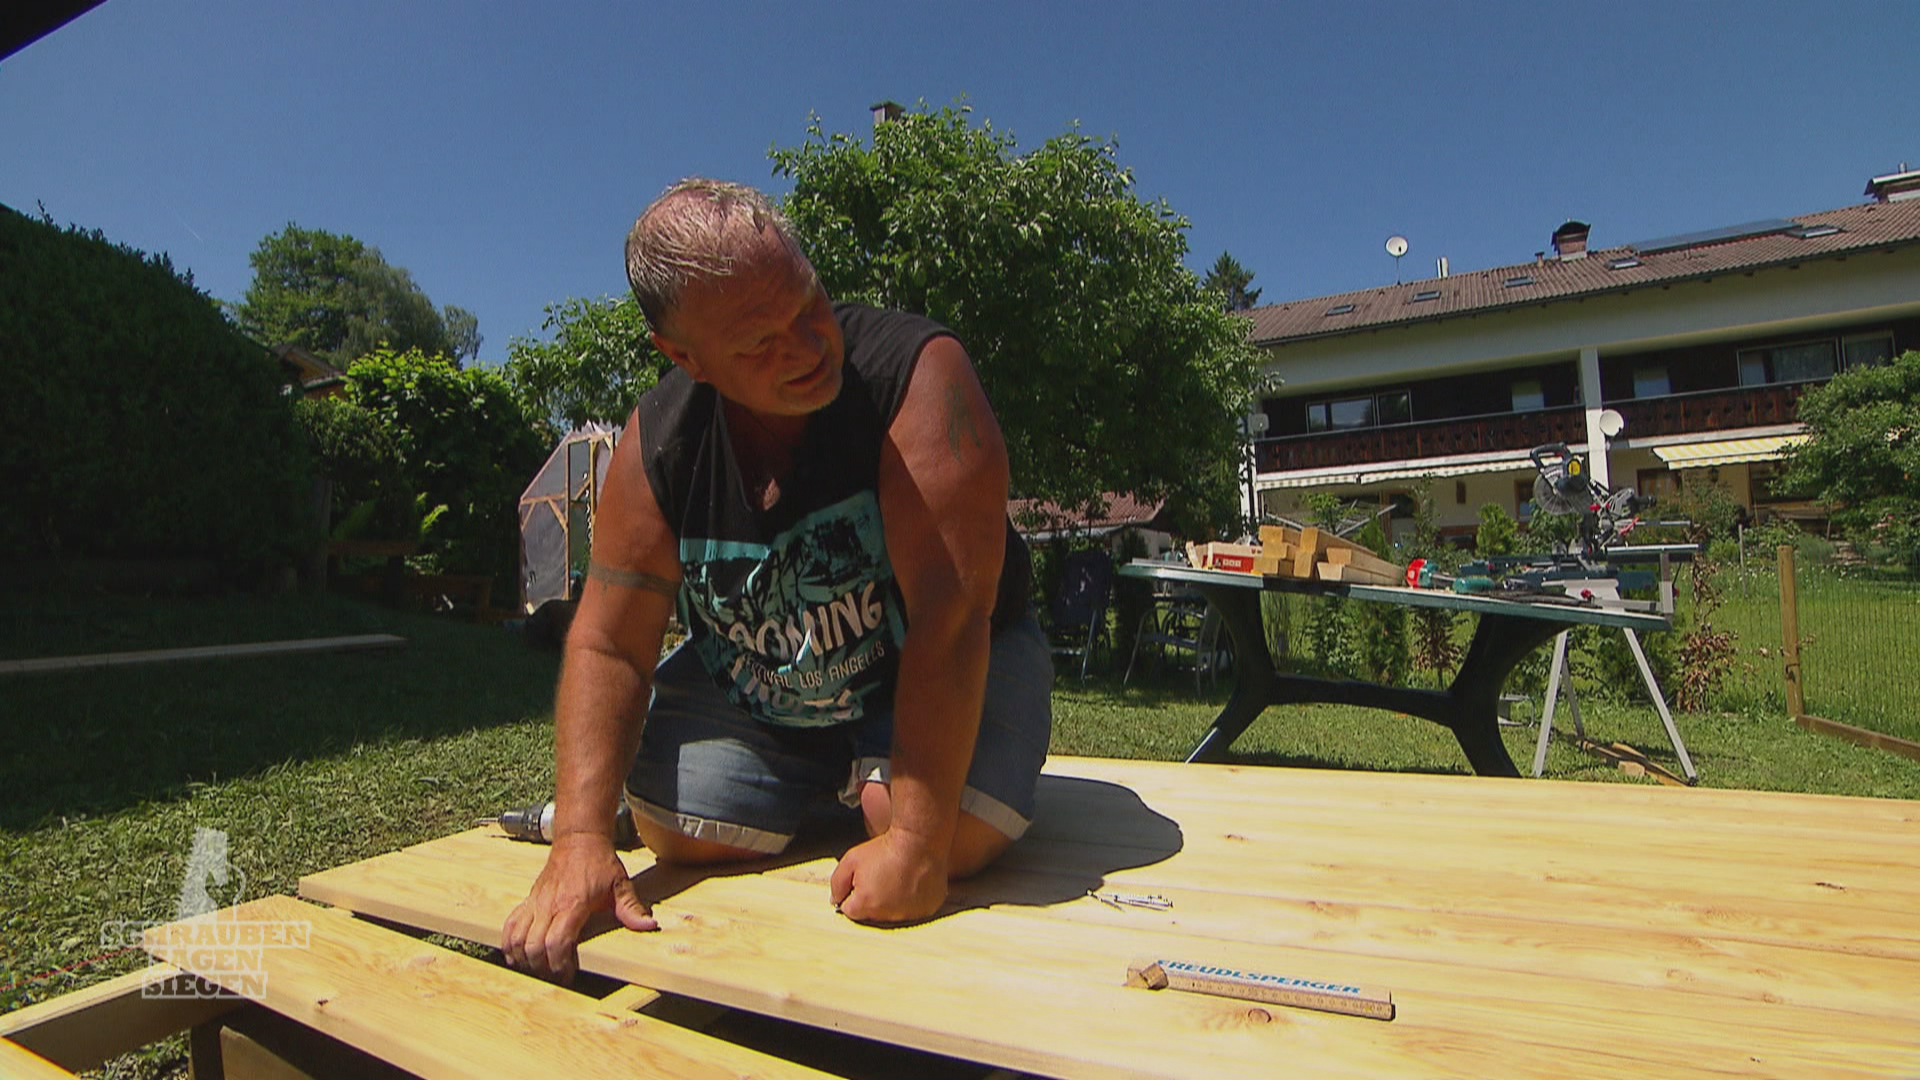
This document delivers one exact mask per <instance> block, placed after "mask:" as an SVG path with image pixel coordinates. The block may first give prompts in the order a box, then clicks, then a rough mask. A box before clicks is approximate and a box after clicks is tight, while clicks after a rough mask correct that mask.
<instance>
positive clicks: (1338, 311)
mask: <svg viewBox="0 0 1920 1080" xmlns="http://www.w3.org/2000/svg"><path fill="white" fill-rule="evenodd" d="M1352 310H1353V305H1352V304H1335V305H1333V306H1332V307H1330V308H1328V309H1327V314H1328V315H1345V314H1346V313H1347V312H1349V311H1352Z"/></svg>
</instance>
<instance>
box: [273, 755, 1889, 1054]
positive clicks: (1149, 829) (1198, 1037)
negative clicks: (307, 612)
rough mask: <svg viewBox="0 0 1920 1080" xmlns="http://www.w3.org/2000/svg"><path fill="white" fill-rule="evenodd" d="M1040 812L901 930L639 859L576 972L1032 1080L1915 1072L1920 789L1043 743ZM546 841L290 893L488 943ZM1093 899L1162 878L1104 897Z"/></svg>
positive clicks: (335, 874) (501, 845) (785, 890)
mask: <svg viewBox="0 0 1920 1080" xmlns="http://www.w3.org/2000/svg"><path fill="white" fill-rule="evenodd" d="M1048 774H1049V775H1048V776H1047V777H1046V778H1045V780H1044V782H1043V786H1042V791H1041V805H1040V809H1039V812H1038V814H1037V817H1036V821H1035V824H1034V827H1033V830H1032V831H1031V832H1030V833H1029V834H1028V836H1027V837H1026V838H1025V839H1023V840H1022V841H1021V842H1020V843H1019V844H1018V845H1016V846H1015V848H1014V849H1013V850H1012V851H1011V852H1010V853H1009V854H1008V856H1007V857H1006V859H1005V860H1004V861H1003V863H1002V864H1001V865H1000V866H998V867H996V868H995V869H993V870H992V871H990V872H989V873H987V874H986V875H983V876H982V877H981V878H979V879H978V880H976V881H973V882H969V883H966V884H964V885H963V886H961V887H960V888H958V889H957V890H956V893H955V895H954V904H953V905H952V906H953V910H952V911H951V912H950V913H947V914H945V915H944V916H943V917H940V918H936V919H934V920H932V921H930V922H928V923H925V924H922V925H919V926H914V927H909V928H904V929H893V930H878V929H872V928H868V927H863V926H858V925H855V924H853V923H851V922H848V921H847V920H845V919H843V918H841V917H840V916H839V915H837V914H836V913H835V912H834V911H833V909H832V908H831V906H830V905H829V904H828V898H827V878H828V875H829V873H830V872H831V870H832V867H833V861H832V858H831V857H830V855H829V854H827V853H821V854H819V855H818V856H817V857H811V858H809V857H806V856H805V855H804V854H802V855H798V856H796V857H793V858H789V859H788V860H785V861H783V862H780V863H776V864H774V865H772V866H770V867H767V868H757V869H754V870H752V871H748V872H735V873H730V874H719V875H698V874H689V873H684V872H663V871H662V870H661V869H660V868H656V867H654V866H653V865H652V860H651V858H650V856H649V855H647V854H646V853H645V852H635V853H630V854H629V855H628V856H627V859H628V863H629V866H630V868H631V869H633V870H634V871H635V872H636V873H637V874H638V881H639V884H640V887H641V888H642V890H643V894H644V895H647V896H649V897H651V898H653V899H654V900H655V901H656V902H657V904H658V914H659V915H660V917H661V920H662V924H663V929H662V931H661V932H659V933H656V934H635V933H631V932H627V931H622V930H616V931H613V932H611V933H607V934H603V935H602V936H600V937H597V938H595V939H593V940H592V941H590V942H588V943H586V944H585V945H584V946H583V948H582V955H581V966H582V968H583V969H585V970H590V971H596V972H601V973H604V974H607V975H611V976H615V977H617V978H620V979H623V980H627V981H630V982H634V983H639V984H641V985H645V986H650V987H655V988H658V989H661V990H666V991H671V992H674V993H679V994H685V995H688V996H691V997H695V998H700V999H703V1000H707V1001H713V1002H719V1003H722V1004H725V1005H729V1006H734V1007H737V1008H741V1009H748V1010H753V1011H756V1012H761V1013H766V1014H771V1015H776V1016H781V1017H786V1018H790V1019H794V1020H799V1021H802V1022H804V1023H808V1024H814V1025H819V1026H823V1027H831V1028H834V1029H836V1030H840V1031H849V1032H854V1033H857V1034H862V1035H867V1036H870V1037H873V1038H878V1039H882V1040H886V1041H889V1042H895V1043H900V1044H904V1045H909V1046H914V1047H920V1048H923V1049H927V1050H932V1051H936V1052H940V1053H945V1054H951V1055H954V1056H957V1057H963V1058H967V1059H971V1060H975V1061H980V1062H984V1063H989V1064H992V1065H998V1066H1004V1067H1007V1068H1011V1069H1015V1070H1019V1071H1022V1072H1027V1073H1032V1074H1036V1075H1040V1076H1058V1077H1100V1078H1103V1080H1104V1078H1110V1077H1208V1078H1223V1077H1256V1076H1257V1077H1268V1076H1272V1075H1275V1070H1276V1068H1277V1067H1281V1066H1284V1068H1285V1070H1286V1071H1287V1072H1289V1073H1297V1074H1299V1075H1311V1076H1315V1077H1320V1078H1331V1077H1344V1076H1353V1077H1383V1076H1395V1077H1414V1076H1460V1077H1487V1076H1502V1077H1543V1078H1546V1077H1551V1078H1556V1080H1561V1078H1566V1077H1584V1076H1595V1077H1598V1076H1619V1075H1632V1074H1638V1075H1646V1076H1662V1077H1686V1076H1724V1075H1739V1076H1792V1077H1802V1078H1804V1077H1813V1076H1836V1077H1838V1076H1861V1077H1865V1076H1907V1077H1910V1076H1914V1075H1916V1074H1920V995H1915V994H1914V993H1912V988H1913V987H1915V986H1920V921H1916V920H1915V919H1914V917H1913V913H1914V912H1915V911H1920V804H1915V803H1912V802H1905V801H1895V800H1874V799H1858V798H1837V797H1828V796H1808V795H1781V794H1764V793H1743V792H1727V791H1713V790H1698V789H1677V788H1664V787H1662V788H1651V787H1641V786H1637V785H1602V784H1591V783H1586V784H1575V783H1563V782H1553V781H1537V780H1529V781H1521V780H1501V779H1489V778H1480V777H1431V776H1412V775H1398V774H1379V773H1341V772H1318V771H1306V770H1293V769H1271V768H1242V767H1234V766H1206V765H1173V764H1160V763H1143V762H1120V761H1102V760H1091V759H1073V758H1056V759H1054V760H1053V761H1052V762H1051V763H1050V766H1049V769H1048ZM545 854H546V853H545V850H544V849H543V848H540V847H537V846H532V845H525V844H520V843H516V842H514V841H510V840H506V839H504V838H501V837H499V836H496V835H492V834H490V833H489V831H487V830H484V829H483V830H474V831H471V832H467V833H462V834H459V835H455V836H451V837H447V838H445V839H443V840H438V841H435V842H432V843H429V844H423V845H420V846H418V847H414V848H409V849H407V850H404V851H401V852H396V853H394V854H391V855H386V856H382V857H379V858H375V859H370V860H367V861H365V862H361V863H356V864H353V865H350V866H345V867H340V868H338V869H335V870H330V871H326V872H324V873H321V874H316V875H313V876H311V877H308V878H306V879H304V880H303V881H302V883H301V892H302V893H303V894H304V895H305V896H307V897H309V898H312V899H316V900H320V901H324V902H327V903H330V904H335V905H339V906H343V907H348V908H351V909H353V910H355V911H359V912H365V913H368V914H372V915H375V916H378V917H380V918H384V919H391V920H394V921H397V922H400V923H403V924H406V925H409V926H416V927H422V928H429V929H433V930H437V931H442V932H446V933H450V934H455V935H458V936H461V937H466V938H470V939H473V940H477V941H483V942H490V943H497V935H498V933H499V928H500V925H501V923H502V922H503V921H504V919H505V917H506V914H507V912H508V911H509V910H510V909H511V908H512V906H513V905H514V904H515V903H517V902H518V901H519V900H520V898H521V897H522V896H523V895H524V894H525V892H526V889H527V886H528V884H529V883H530V882H531V881H532V879H533V877H534V875H535V874H536V873H537V872H538V870H539V867H540V865H541V863H542V861H543V860H544V858H545ZM1089 889H1098V890H1118V891H1123V892H1126V893H1134V894H1158V895H1162V896H1165V897H1167V898H1168V899H1170V900H1171V901H1172V902H1173V906H1172V908H1171V909H1169V910H1165V911H1156V910H1151V909H1146V908H1125V909H1115V908H1113V907H1110V906H1108V905H1106V904H1103V903H1101V902H1099V901H1097V900H1095V899H1092V898H1090V897H1088V896H1087V895H1086V894H1087V891H1088V890H1089ZM1149 954H1151V955H1155V956H1158V957H1163V958H1170V959H1180V960H1190V961H1195V962H1200V963H1206V964H1215V965H1222V966H1229V967H1233V968H1237V969H1241V970H1252V971H1259V972H1262V973H1269V974H1286V975H1290V976H1296V977H1302V978H1308V979H1315V980H1327V981H1337V982H1350V983H1355V984H1359V985H1363V986H1379V987H1385V988H1387V989H1389V990H1391V991H1392V992H1393V995H1394V999H1395V1002H1396V1005H1397V1010H1398V1016H1397V1018H1396V1019H1394V1020H1392V1021H1387V1022H1382V1021H1377V1020H1368V1019H1360V1018H1355V1017H1348V1016H1340V1015H1333V1014H1327V1013H1319V1012H1309V1011H1305V1010H1299V1009H1290V1008H1283V1007H1277V1006H1261V1005H1258V1004H1256V1003H1252V1002H1245V1001H1234V1000H1229V999H1224V998H1214V997H1205V996H1201V995H1196V994H1185V993H1179V992H1175V991H1147V990H1139V989H1130V988H1128V987H1127V986H1126V985H1125V975H1126V968H1127V963H1128V961H1129V960H1130V959H1133V958H1136V957H1140V956H1144V955H1149Z"/></svg>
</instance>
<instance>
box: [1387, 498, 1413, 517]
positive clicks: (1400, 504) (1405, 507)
mask: <svg viewBox="0 0 1920 1080" xmlns="http://www.w3.org/2000/svg"><path fill="white" fill-rule="evenodd" d="M1386 500H1387V502H1388V503H1390V504H1392V506H1393V512H1392V513H1390V514H1388V515H1387V516H1388V517H1389V518H1391V519H1392V520H1394V521H1412V520H1413V513H1414V510H1415V506H1414V502H1413V496H1411V495H1409V494H1407V493H1406V492H1404V491H1395V492H1392V493H1390V494H1388V495H1387V496H1386Z"/></svg>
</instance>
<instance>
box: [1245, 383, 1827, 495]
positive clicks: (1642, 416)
mask: <svg viewBox="0 0 1920 1080" xmlns="http://www.w3.org/2000/svg"><path fill="white" fill-rule="evenodd" d="M1812 385H1817V384H1813V383H1787V384H1782V385H1779V386H1759V387H1752V388H1745V389H1727V390H1708V391H1704V392H1700V393H1693V394H1674V395H1671V396H1668V397H1660V398H1649V399H1647V400H1645V401H1621V402H1612V403H1609V405H1608V407H1609V408H1612V409H1614V410H1616V411H1618V412H1619V413H1620V415H1621V416H1622V417H1624V418H1625V419H1626V422H1627V425H1626V435H1627V437H1629V438H1646V437H1648V436H1653V435H1693V434H1706V433H1710V432H1715V431H1736V430H1739V429H1741V428H1751V427H1766V426H1769V425H1774V424H1791V423H1793V422H1794V416H1795V412H1796V409H1797V407H1798V403H1799V401H1800V395H1801V394H1802V393H1804V392H1805V391H1806V388H1807V387H1808V386H1812ZM1586 441H1587V427H1586V419H1585V415H1584V412H1583V410H1582V409H1581V408H1580V407H1579V406H1572V407H1563V408H1558V409H1539V410H1535V411H1532V412H1521V413H1492V414H1488V415H1484V416H1460V417H1451V418H1449V419H1445V420H1429V421H1424V422H1421V423H1417V424H1394V425H1391V426H1388V427H1374V428H1361V429H1358V430H1353V431H1319V432H1313V433H1312V434H1308V435H1287V436H1283V437H1281V438H1277V439H1261V440H1260V441H1259V442H1258V443H1257V444H1256V445H1255V460H1256V462H1257V463H1258V467H1259V470H1260V471H1261V472H1262V473H1281V472H1293V471H1295V470H1299V469H1321V468H1337V467H1339V466H1343V465H1374V464H1379V463H1382V462H1392V461H1417V460H1420V459H1422V458H1435V457H1445V456H1447V455H1450V454H1482V453H1496V452H1499V451H1517V450H1531V449H1533V448H1534V447H1536V446H1540V445H1542V444H1544V443H1556V442H1563V443H1584V442H1586Z"/></svg>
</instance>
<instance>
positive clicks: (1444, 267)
mask: <svg viewBox="0 0 1920 1080" xmlns="http://www.w3.org/2000/svg"><path fill="white" fill-rule="evenodd" d="M1439 269H1440V272H1439V273H1438V274H1435V275H1434V277H1446V276H1447V257H1446V256H1445V255H1442V256H1440V266H1439Z"/></svg>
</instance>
